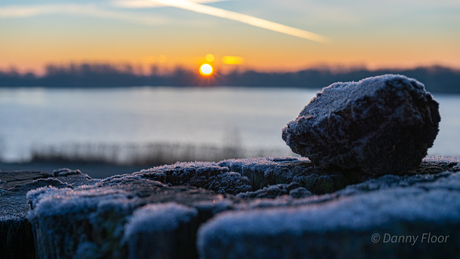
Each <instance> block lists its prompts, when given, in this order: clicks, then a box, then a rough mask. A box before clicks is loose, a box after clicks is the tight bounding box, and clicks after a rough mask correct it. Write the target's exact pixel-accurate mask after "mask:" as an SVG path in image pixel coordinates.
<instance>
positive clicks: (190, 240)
mask: <svg viewBox="0 0 460 259" xmlns="http://www.w3.org/2000/svg"><path fill="white" fill-rule="evenodd" d="M27 198H28V199H29V202H30V204H31V208H32V210H31V211H30V212H29V213H28V215H27V218H28V220H29V221H30V222H31V223H32V228H33V230H34V239H35V244H36V247H37V254H38V255H39V257H40V258H72V256H73V255H75V254H78V256H79V257H82V258H101V257H104V258H126V257H128V256H129V257H130V258H174V257H168V256H166V257H161V256H160V257H156V255H158V254H161V253H162V252H165V251H171V249H173V248H177V247H182V248H184V247H188V248H189V250H187V251H191V253H195V254H196V252H195V236H196V229H197V228H198V224H199V223H200V222H199V221H198V216H199V215H200V208H199V207H193V206H194V204H195V203H199V202H220V201H222V200H223V199H224V197H223V196H222V195H217V194H215V193H214V192H211V191H206V190H204V189H198V188H195V187H186V186H168V185H165V184H163V183H160V182H158V181H153V180H149V179H146V178H143V177H141V176H140V175H135V174H133V175H117V176H113V177H109V178H106V179H103V180H101V181H98V182H97V183H94V184H92V185H84V186H80V187H76V188H73V189H71V188H62V189H57V188H54V187H42V188H38V189H35V190H32V191H30V192H28V194H27ZM169 202H174V203H176V205H161V204H162V203H169ZM229 202H230V200H229ZM147 204H157V205H151V206H149V205H147ZM179 204H180V205H179ZM146 205H147V206H146ZM163 206H164V207H163ZM184 206H188V207H190V208H189V209H185V207H184ZM133 213H134V216H132V215H133ZM164 213H166V214H164ZM147 214H150V215H147ZM192 214H193V215H192ZM136 215H137V216H136ZM189 216H190V218H189ZM192 218H193V220H191V219H192ZM147 221H148V222H150V223H148V224H147ZM154 221H157V222H156V223H155V222H154ZM144 223H145V224H147V225H144V226H142V224H144ZM173 223H174V224H177V226H179V227H175V226H174V224H173ZM182 223H184V224H185V223H186V225H187V227H185V228H186V229H187V231H188V232H187V231H185V230H184V229H183V228H182V227H181V226H182V225H181V224H182ZM189 223H190V224H189ZM126 224H127V225H126ZM184 226H185V225H184ZM142 227H143V229H142ZM176 229H179V230H178V231H179V232H180V233H185V232H187V233H188V236H187V237H185V236H180V235H179V234H178V233H176V232H174V231H175V230H176ZM161 230H165V231H166V232H164V233H163V232H161ZM125 231H127V232H125ZM171 231H172V232H171ZM184 231H185V232H184ZM147 232H148V233H147ZM158 232H161V233H158ZM173 232H174V233H173ZM157 234H158V235H159V236H158V238H159V239H161V238H163V237H164V238H165V239H164V240H163V241H161V242H162V245H161V246H154V245H152V244H151V243H148V242H149V240H150V241H151V240H152V238H154V237H153V236H155V235H157ZM178 235H179V236H178ZM146 236H148V237H149V238H148V239H146V240H145V242H144V241H142V240H143V238H145V237H146ZM131 239H132V240H135V241H134V243H133V242H131V241H130V240H131ZM146 242H147V243H146ZM176 242H182V243H181V244H179V245H178V244H177V243H176ZM141 248H142V249H143V250H139V249H141ZM148 248H150V250H149V249H148ZM133 249H135V251H134V250H133ZM152 249H153V250H152ZM146 253H147V254H146ZM144 255H148V256H144ZM168 255H171V254H168ZM172 255H175V254H174V253H173V254H172Z"/></svg>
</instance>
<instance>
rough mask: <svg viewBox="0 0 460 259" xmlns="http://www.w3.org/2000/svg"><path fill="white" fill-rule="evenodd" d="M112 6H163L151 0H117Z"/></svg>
mask: <svg viewBox="0 0 460 259" xmlns="http://www.w3.org/2000/svg"><path fill="white" fill-rule="evenodd" d="M224 1H227V0H193V1H191V2H195V3H202V4H203V3H216V2H224ZM113 5H114V6H117V7H123V8H155V7H163V6H164V5H163V4H160V3H158V2H155V1H151V0H117V1H114V2H113Z"/></svg>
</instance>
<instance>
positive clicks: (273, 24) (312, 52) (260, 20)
mask: <svg viewBox="0 0 460 259" xmlns="http://www.w3.org/2000/svg"><path fill="white" fill-rule="evenodd" d="M205 62H208V63H211V64H212V65H213V66H214V67H215V68H218V69H221V70H232V69H236V68H237V69H255V70H260V71H296V70H300V69H305V68H308V67H314V66H319V65H321V66H322V65H331V66H345V67H347V66H353V67H355V66H366V67H368V68H370V69H376V68H394V67H398V68H400V67H403V68H406V67H414V66H429V65H443V66H451V67H455V68H460V1H458V0H379V1H365V0H360V1H359V0H350V1H339V0H228V1H222V0H193V1H191V0H188V1H186V0H131V1H130V0H101V1H84V0H83V1H78V0H74V1H68V0H60V1H57V0H56V1H51V0H41V1H37V0H15V1H0V69H2V70H8V69H11V68H15V69H18V70H19V71H23V72H25V71H34V72H42V71H43V67H44V66H45V65H47V64H69V63H113V64H127V63H129V64H134V65H136V66H139V67H149V66H151V65H156V66H157V67H159V68H172V67H175V66H182V67H185V68H193V69H194V68H198V67H199V66H200V65H201V64H202V63H205Z"/></svg>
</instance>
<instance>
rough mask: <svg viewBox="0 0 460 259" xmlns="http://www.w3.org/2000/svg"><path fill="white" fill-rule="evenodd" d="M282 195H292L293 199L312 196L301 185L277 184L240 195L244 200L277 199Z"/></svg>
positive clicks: (294, 183)
mask: <svg viewBox="0 0 460 259" xmlns="http://www.w3.org/2000/svg"><path fill="white" fill-rule="evenodd" d="M282 195H290V196H292V197H293V198H304V197H308V196H310V195H311V192H310V191H308V190H307V189H305V188H304V187H301V186H300V184H299V183H296V182H293V183H290V184H275V185H270V186H268V187H265V188H262V189H260V190H257V191H253V192H244V193H239V194H238V197H242V198H256V199H257V198H276V197H278V196H282Z"/></svg>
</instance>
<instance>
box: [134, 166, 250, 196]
mask: <svg viewBox="0 0 460 259" xmlns="http://www.w3.org/2000/svg"><path fill="white" fill-rule="evenodd" d="M136 175H139V176H142V177H144V178H147V179H152V180H156V181H160V182H162V183H167V184H172V185H183V186H195V187H199V188H203V189H206V190H211V191H214V192H216V193H220V194H225V193H229V194H237V193H240V192H246V191H249V190H251V185H250V182H249V179H248V178H247V177H246V176H242V175H241V174H239V173H236V172H230V171H229V169H228V168H227V167H222V166H219V165H217V164H216V163H212V162H188V163H184V162H183V163H175V164H173V165H164V166H159V167H154V168H151V169H147V170H142V171H140V172H139V173H136Z"/></svg>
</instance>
